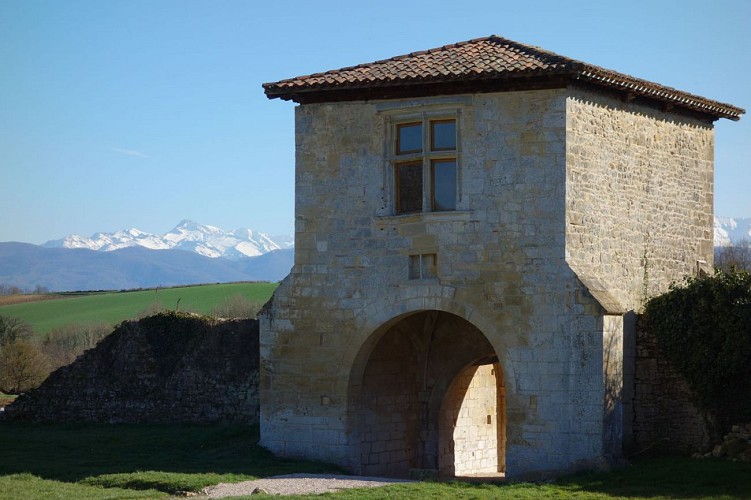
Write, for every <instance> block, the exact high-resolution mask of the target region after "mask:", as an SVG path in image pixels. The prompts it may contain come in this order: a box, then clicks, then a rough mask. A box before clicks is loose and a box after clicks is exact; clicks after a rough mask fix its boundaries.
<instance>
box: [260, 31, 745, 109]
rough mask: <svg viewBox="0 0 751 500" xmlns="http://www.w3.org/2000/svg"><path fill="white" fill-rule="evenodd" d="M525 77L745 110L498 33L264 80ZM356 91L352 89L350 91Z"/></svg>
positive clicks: (302, 94) (334, 91)
mask: <svg viewBox="0 0 751 500" xmlns="http://www.w3.org/2000/svg"><path fill="white" fill-rule="evenodd" d="M525 77H547V78H555V77H563V78H565V79H566V81H569V82H577V83H580V84H584V85H593V86H597V87H605V88H609V89H611V90H616V91H620V92H627V93H631V94H636V95H640V96H643V97H647V98H649V99H653V100H657V101H663V102H665V103H667V104H672V105H677V106H682V107H685V108H688V109H691V110H693V111H699V112H701V113H704V114H708V115H710V116H713V117H714V118H729V119H732V120H738V119H739V118H740V115H741V114H743V113H745V110H743V109H741V108H738V107H736V106H732V105H730V104H725V103H721V102H717V101H713V100H711V99H707V98H704V97H701V96H696V95H693V94H689V93H687V92H683V91H680V90H676V89H674V88H671V87H666V86H664V85H660V84H657V83H653V82H649V81H647V80H642V79H639V78H635V77H632V76H629V75H625V74H622V73H618V72H615V71H612V70H609V69H605V68H601V67H598V66H594V65H591V64H587V63H584V62H581V61H578V60H575V59H571V58H568V57H564V56H561V55H558V54H556V53H554V52H550V51H547V50H544V49H541V48H539V47H535V46H531V45H525V44H522V43H519V42H514V41H512V40H508V39H505V38H502V37H499V36H496V35H492V36H489V37H484V38H475V39H473V40H467V41H465V42H458V43H454V44H450V45H444V46H442V47H438V48H435V49H429V50H423V51H418V52H411V53H409V54H405V55H401V56H396V57H392V58H389V59H383V60H380V61H375V62H372V63H368V64H360V65H357V66H350V67H346V68H342V69H338V70H331V71H326V72H324V73H314V74H311V75H305V76H298V77H295V78H290V79H286V80H281V81H278V82H274V83H265V84H264V85H263V87H264V90H265V92H266V95H267V96H268V97H269V98H275V97H279V98H282V99H291V100H294V101H297V102H307V100H308V99H310V96H311V95H315V96H316V100H327V99H330V100H343V99H345V100H346V99H347V97H346V96H349V95H355V96H356V97H355V98H360V99H362V98H363V96H365V97H366V98H367V96H368V91H369V90H373V89H380V88H384V87H399V86H404V85H410V86H413V87H414V86H415V85H425V86H426V89H427V88H428V87H427V86H429V85H436V84H446V83H452V82H455V83H467V82H470V83H471V82H499V83H500V82H504V81H510V80H512V79H514V80H515V81H520V82H522V81H523V79H524V78H525ZM351 92H354V94H349V93H351Z"/></svg>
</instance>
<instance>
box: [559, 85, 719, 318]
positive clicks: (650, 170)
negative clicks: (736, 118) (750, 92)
mask: <svg viewBox="0 0 751 500" xmlns="http://www.w3.org/2000/svg"><path fill="white" fill-rule="evenodd" d="M713 158H714V132H713V127H712V125H711V124H710V123H707V122H703V121H700V120H698V119H694V118H688V117H684V116H681V115H678V114H676V113H669V112H662V111H658V110H655V109H652V108H648V107H645V106H642V105H639V104H634V103H625V102H623V101H620V100H618V99H616V98H613V97H609V96H605V95H601V94H598V93H595V92H591V91H585V90H574V91H572V95H571V96H570V97H569V98H568V100H567V103H566V166H567V167H566V182H567V189H566V259H567V261H568V262H569V264H570V265H571V267H572V268H573V270H574V272H576V274H577V275H578V276H579V277H580V278H582V280H583V281H585V283H587V284H589V283H592V282H594V283H596V284H597V285H598V286H599V287H601V288H602V289H604V290H607V291H608V293H609V294H610V295H611V296H613V297H614V298H615V300H616V302H617V303H618V304H619V305H620V308H621V312H623V311H637V312H638V311H640V310H641V307H642V305H643V304H644V302H645V300H646V299H648V298H650V297H652V296H655V295H658V294H660V293H664V292H666V291H667V288H668V286H669V285H670V283H671V282H673V281H680V280H682V279H683V277H685V276H687V275H695V274H696V271H697V261H705V262H706V264H703V267H704V269H708V270H711V269H712V262H713V233H712V216H713V175H714V174H713V172H714V167H713V165H714V163H713Z"/></svg>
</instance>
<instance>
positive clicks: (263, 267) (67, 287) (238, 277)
mask: <svg viewBox="0 0 751 500" xmlns="http://www.w3.org/2000/svg"><path fill="white" fill-rule="evenodd" d="M293 260H294V250H293V249H283V250H274V251H271V252H267V253H265V254H263V255H260V256H258V257H245V258H238V259H234V260H230V259H226V258H210V257H206V256H203V255H200V254H197V253H194V252H189V251H184V250H174V249H172V250H150V249H148V248H144V247H141V246H132V247H126V248H122V249H118V250H112V251H107V252H101V251H96V250H90V249H84V248H73V249H71V248H47V247H42V246H37V245H31V244H27V243H0V283H4V284H9V285H16V286H19V287H21V288H26V289H31V288H34V287H35V286H37V285H41V286H43V287H46V288H48V289H49V290H51V291H75V290H120V289H130V288H148V287H157V286H175V285H191V284H198V283H226V282H231V281H279V280H281V279H283V278H284V277H285V276H286V275H287V274H288V273H289V271H290V269H291V268H292V263H293Z"/></svg>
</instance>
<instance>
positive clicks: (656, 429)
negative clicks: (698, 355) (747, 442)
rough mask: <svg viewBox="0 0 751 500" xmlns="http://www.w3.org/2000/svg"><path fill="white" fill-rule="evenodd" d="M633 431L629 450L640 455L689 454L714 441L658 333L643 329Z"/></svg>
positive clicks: (638, 351) (639, 337) (638, 344)
mask: <svg viewBox="0 0 751 500" xmlns="http://www.w3.org/2000/svg"><path fill="white" fill-rule="evenodd" d="M633 434H634V442H633V445H632V447H631V449H630V450H629V452H630V453H639V454H653V455H654V454H660V453H669V454H675V453H682V454H686V455H689V454H690V453H692V452H695V451H696V450H707V449H709V446H710V441H711V439H710V434H709V431H708V429H707V427H706V424H705V421H704V416H703V415H702V413H701V411H699V409H698V408H697V407H696V406H695V405H694V403H693V396H692V394H691V390H690V388H689V387H688V384H687V383H686V381H685V380H684V379H683V377H681V376H680V374H679V373H678V372H677V371H676V370H675V369H674V368H673V366H672V365H671V364H670V362H669V361H668V360H667V359H666V358H665V356H664V355H663V354H662V352H661V351H660V348H659V346H658V345H657V339H656V338H655V337H654V335H652V334H650V333H649V332H647V331H645V330H643V329H638V330H637V338H636V372H635V378H634V424H633ZM715 452H717V453H720V452H721V451H720V450H719V449H717V450H713V453H715Z"/></svg>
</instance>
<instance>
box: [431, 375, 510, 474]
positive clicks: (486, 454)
mask: <svg viewBox="0 0 751 500" xmlns="http://www.w3.org/2000/svg"><path fill="white" fill-rule="evenodd" d="M499 376H500V366H499V365H498V364H488V365H481V366H472V367H470V368H469V369H467V370H465V371H464V372H462V373H461V374H460V375H459V377H457V378H456V380H455V381H454V382H453V383H452V384H451V386H450V387H449V389H448V391H447V393H446V396H445V397H444V401H443V405H442V407H441V423H442V424H443V425H442V426H441V427H442V428H443V429H445V431H444V432H443V433H442V434H443V435H442V436H441V441H440V444H439V446H440V452H441V454H442V455H443V456H444V459H443V460H440V461H439V463H441V464H442V470H441V471H440V472H441V474H442V475H446V476H451V475H456V476H463V475H468V474H475V475H476V474H496V473H498V472H503V471H504V464H503V459H504V458H505V453H503V449H502V446H503V445H504V439H503V437H502V433H503V431H504V429H505V422H504V421H503V420H504V416H505V412H504V411H503V409H502V408H499V406H502V402H503V399H504V398H503V396H504V395H503V390H504V389H503V384H502V382H501V383H499ZM499 410H500V411H499ZM499 437H500V438H501V439H499ZM499 445H501V448H500V449H499ZM499 458H500V460H499Z"/></svg>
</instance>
